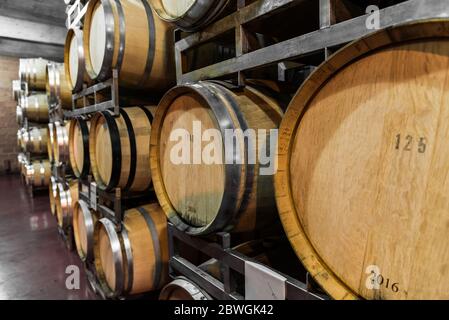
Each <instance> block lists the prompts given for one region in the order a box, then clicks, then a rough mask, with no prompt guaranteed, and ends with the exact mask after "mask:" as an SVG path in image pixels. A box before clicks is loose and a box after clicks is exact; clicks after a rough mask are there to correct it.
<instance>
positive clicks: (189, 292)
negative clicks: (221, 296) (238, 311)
mask: <svg viewBox="0 0 449 320" xmlns="http://www.w3.org/2000/svg"><path fill="white" fill-rule="evenodd" d="M159 300H177V301H179V300H182V301H204V300H213V299H212V297H211V296H209V295H208V294H207V293H206V291H204V290H203V289H201V288H200V287H198V286H197V285H196V284H195V283H193V282H192V281H191V280H189V279H187V278H186V277H177V278H176V279H175V280H173V281H172V282H170V283H169V284H167V285H166V286H165V287H164V288H163V289H162V290H161V294H160V295H159Z"/></svg>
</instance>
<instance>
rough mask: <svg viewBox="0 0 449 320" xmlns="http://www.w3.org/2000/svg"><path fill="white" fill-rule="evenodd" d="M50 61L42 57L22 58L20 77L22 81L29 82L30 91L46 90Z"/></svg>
mask: <svg viewBox="0 0 449 320" xmlns="http://www.w3.org/2000/svg"><path fill="white" fill-rule="evenodd" d="M48 62H49V61H48V60H45V59H42V58H38V59H20V62H19V77H20V80H21V81H23V82H27V83H28V89H29V90H30V91H45V85H46V71H47V64H48Z"/></svg>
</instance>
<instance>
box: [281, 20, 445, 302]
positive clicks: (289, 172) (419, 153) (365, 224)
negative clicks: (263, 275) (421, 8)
mask: <svg viewBox="0 0 449 320" xmlns="http://www.w3.org/2000/svg"><path fill="white" fill-rule="evenodd" d="M448 30H449V21H448V20H438V19H437V20H431V21H424V22H417V23H416V22H415V23H411V24H406V25H402V26H397V27H394V28H388V29H386V30H383V31H380V32H377V33H375V34H373V35H370V36H368V37H366V38H364V39H362V40H359V41H356V42H354V43H352V44H350V45H348V46H347V47H345V48H343V49H342V50H340V51H339V52H337V53H336V54H335V55H333V56H332V57H331V58H330V59H329V60H328V61H327V62H325V63H324V64H323V65H321V66H320V67H319V68H318V70H317V71H316V72H315V73H313V74H312V75H311V77H310V78H309V79H308V80H307V81H306V82H305V84H304V85H303V86H302V88H301V89H300V90H299V91H298V93H297V95H296V96H295V98H294V99H293V100H292V102H291V104H290V106H289V109H288V112H287V114H286V116H285V118H284V120H283V122H282V125H281V129H280V132H281V135H280V146H279V171H278V173H277V175H276V179H275V182H276V197H277V204H278V208H279V212H280V213H281V214H280V215H281V219H282V221H283V224H284V228H285V231H286V233H287V235H288V237H289V239H290V242H291V243H292V245H293V247H294V249H295V251H296V253H297V255H298V257H299V258H300V259H301V260H302V262H303V264H304V266H305V267H306V268H307V269H308V270H309V272H310V274H311V275H312V276H313V277H314V278H315V280H316V281H317V282H318V283H319V284H320V285H321V286H322V287H323V289H324V290H325V291H327V292H328V294H329V295H330V296H332V297H333V298H336V299H352V298H359V297H362V298H366V299H448V298H449V292H448V291H447V286H448V285H449V273H448V272H447V270H448V269H447V252H448V248H449V239H448V237H447V228H448V223H447V222H448V217H449V214H448V212H449V200H448V198H447V193H448V191H449V190H448V185H447V179H446V177H447V175H448V174H449V166H448V164H449V153H448V152H447V149H446V144H447V137H448V132H449V131H448V130H449V127H448V125H449V124H448V122H447V121H446V120H445V119H446V118H447V117H448V116H449V113H448V112H449V109H447V108H446V105H447V103H446V102H447V101H448V96H447V92H448V90H447V88H446V87H447V82H446V79H447V74H448V72H449V68H448V65H449V32H448Z"/></svg>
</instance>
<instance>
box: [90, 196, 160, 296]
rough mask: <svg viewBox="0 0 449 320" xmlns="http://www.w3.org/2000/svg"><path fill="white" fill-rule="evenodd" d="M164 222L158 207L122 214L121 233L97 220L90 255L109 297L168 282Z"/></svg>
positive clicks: (104, 220) (148, 206)
mask: <svg viewBox="0 0 449 320" xmlns="http://www.w3.org/2000/svg"><path fill="white" fill-rule="evenodd" d="M167 237H168V236H167V220H166V217H165V215H164V213H163V211H162V209H161V208H160V207H159V205H158V204H150V205H146V206H143V207H139V208H136V209H131V210H128V211H126V214H125V218H124V221H123V231H122V232H121V233H120V234H117V232H116V229H115V226H114V224H113V223H112V222H111V221H110V220H108V219H105V218H103V219H101V220H99V222H97V224H96V225H95V231H94V256H95V266H96V270H97V274H98V277H99V279H100V282H101V283H102V284H103V285H104V286H105V287H106V288H108V289H109V290H108V291H109V292H108V295H109V296H118V295H120V296H123V295H133V294H139V293H144V292H149V291H154V290H158V289H160V288H161V287H163V286H164V285H165V284H166V283H167V281H168V258H169V253H168V238H167Z"/></svg>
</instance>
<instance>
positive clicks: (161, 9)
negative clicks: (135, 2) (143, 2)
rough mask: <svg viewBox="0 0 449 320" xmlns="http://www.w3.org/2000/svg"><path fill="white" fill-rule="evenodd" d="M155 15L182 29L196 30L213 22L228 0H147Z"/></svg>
mask: <svg viewBox="0 0 449 320" xmlns="http://www.w3.org/2000/svg"><path fill="white" fill-rule="evenodd" d="M148 2H149V3H150V5H151V7H152V8H153V10H154V11H155V12H156V13H157V15H158V16H159V17H160V18H161V19H163V20H165V21H167V22H170V23H173V24H175V25H176V26H177V27H179V28H181V29H183V30H184V31H196V30H198V29H201V28H203V27H205V26H206V25H208V24H209V23H211V22H213V21H214V19H215V18H216V17H217V16H218V15H219V14H220V13H221V12H222V11H223V9H224V8H225V7H226V5H227V4H228V3H229V2H230V1H229V0H184V1H179V0H148Z"/></svg>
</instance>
